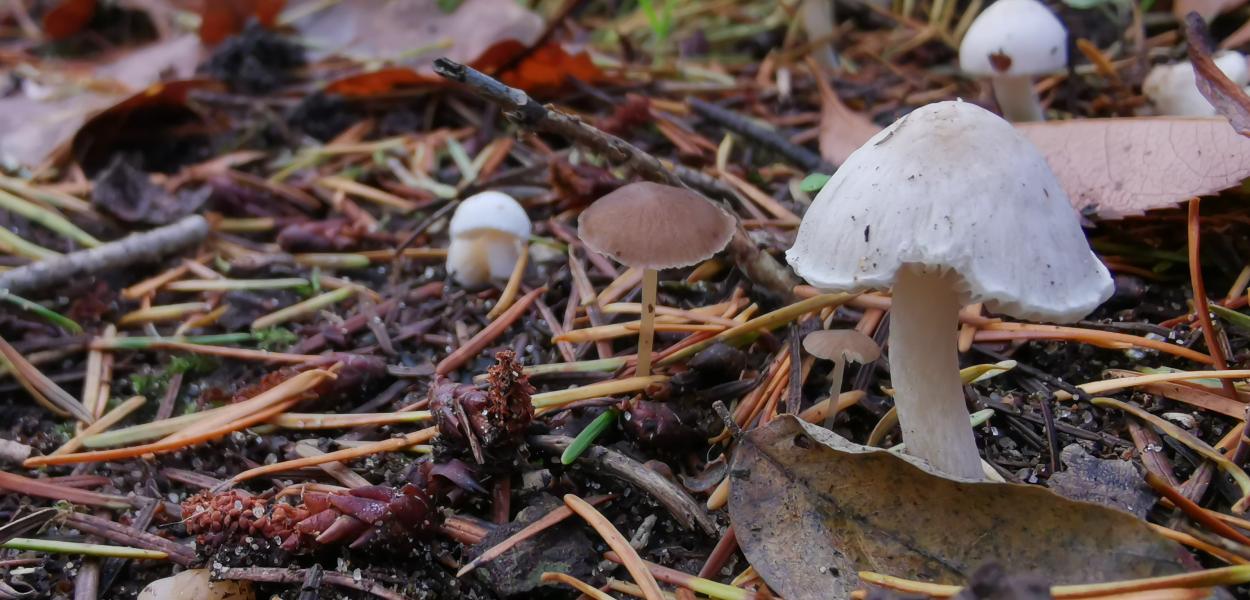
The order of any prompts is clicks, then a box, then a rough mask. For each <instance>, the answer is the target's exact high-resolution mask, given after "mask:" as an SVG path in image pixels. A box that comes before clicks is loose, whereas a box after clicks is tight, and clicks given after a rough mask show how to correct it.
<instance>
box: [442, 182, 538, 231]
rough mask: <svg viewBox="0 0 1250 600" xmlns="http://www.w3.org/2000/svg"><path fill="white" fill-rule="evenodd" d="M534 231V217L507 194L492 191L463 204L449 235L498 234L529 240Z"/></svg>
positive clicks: (459, 208) (453, 221)
mask: <svg viewBox="0 0 1250 600" xmlns="http://www.w3.org/2000/svg"><path fill="white" fill-rule="evenodd" d="M532 229H533V225H532V224H531V223H530V217H529V215H528V214H526V213H525V208H524V207H522V206H521V204H520V203H519V202H517V201H516V200H515V199H513V198H512V196H509V195H507V194H505V193H503V192H496V191H488V192H481V193H478V194H474V195H472V196H469V197H468V198H465V199H464V200H463V201H461V202H460V206H458V207H456V213H455V214H453V215H452V216H451V224H450V225H449V226H448V234H450V235H451V237H453V238H457V237H461V236H464V235H468V234H471V233H475V232H479V231H498V232H502V233H506V234H509V235H512V236H515V237H518V238H520V239H522V240H526V239H528V238H529V236H530V232H531V231H532Z"/></svg>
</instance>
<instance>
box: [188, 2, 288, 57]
mask: <svg viewBox="0 0 1250 600" xmlns="http://www.w3.org/2000/svg"><path fill="white" fill-rule="evenodd" d="M285 5H286V0H214V1H212V2H205V3H204V5H203V8H201V10H200V41H202V42H204V43H205V44H208V45H210V46H211V45H213V44H216V43H218V42H220V41H222V40H224V39H226V38H228V37H230V36H231V35H234V34H236V33H238V32H240V31H242V30H243V27H244V26H245V25H247V23H248V21H249V20H251V19H252V18H255V19H256V21H257V22H258V23H260V24H261V25H264V26H265V27H272V26H273V25H274V23H275V22H276V21H277V20H278V14H279V13H281V12H282V7H283V6H285Z"/></svg>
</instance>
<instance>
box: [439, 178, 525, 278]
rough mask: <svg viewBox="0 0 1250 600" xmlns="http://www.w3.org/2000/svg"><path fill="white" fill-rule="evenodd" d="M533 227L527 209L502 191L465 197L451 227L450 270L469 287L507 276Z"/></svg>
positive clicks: (510, 272)
mask: <svg viewBox="0 0 1250 600" xmlns="http://www.w3.org/2000/svg"><path fill="white" fill-rule="evenodd" d="M532 227H533V226H532V224H531V223H530V218H529V215H527V214H526V213H525V209H524V208H523V207H522V206H521V205H520V204H519V203H517V201H516V200H513V199H512V196H509V195H507V194H505V193H503V192H493V191H492V192H482V193H480V194H474V195H473V196H470V197H468V198H465V199H464V200H463V201H462V202H461V203H460V206H459V207H457V208H456V213H455V214H454V215H452V216H451V224H450V226H449V227H448V230H449V231H448V233H449V234H450V235H451V244H450V245H449V246H448V247H447V272H448V273H449V274H451V276H452V278H453V279H455V280H456V282H457V283H459V284H460V285H461V286H464V287H467V288H476V287H481V286H484V285H486V284H488V283H490V281H491V280H500V279H507V278H508V276H509V275H511V274H512V271H513V269H514V268H515V267H516V263H517V260H518V259H519V258H520V256H521V249H522V247H523V246H524V244H525V243H526V241H527V240H528V239H529V236H530V231H531V230H532Z"/></svg>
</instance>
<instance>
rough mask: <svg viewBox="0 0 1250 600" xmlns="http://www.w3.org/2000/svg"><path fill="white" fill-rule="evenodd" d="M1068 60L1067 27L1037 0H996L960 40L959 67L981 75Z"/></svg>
mask: <svg viewBox="0 0 1250 600" xmlns="http://www.w3.org/2000/svg"><path fill="white" fill-rule="evenodd" d="M1067 64H1068V30H1067V29H1066V28H1064V26H1063V23H1061V22H1059V18H1058V17H1056V16H1055V14H1054V13H1052V12H1050V10H1049V9H1047V8H1046V7H1045V6H1043V5H1042V3H1041V2H1037V0H998V1H997V2H995V3H993V4H991V5H990V7H989V8H987V9H985V10H984V11H982V12H981V14H980V15H978V16H977V18H976V20H974V21H973V22H972V26H971V27H969V28H968V32H967V33H965V34H964V39H963V42H962V43H960V44H959V68H960V69H962V70H963V71H964V72H965V73H968V74H971V75H979V76H983V77H992V76H1007V77H1021V76H1026V77H1027V76H1033V75H1043V74H1046V73H1050V72H1053V71H1058V70H1060V69H1062V68H1064V66H1065V65H1067Z"/></svg>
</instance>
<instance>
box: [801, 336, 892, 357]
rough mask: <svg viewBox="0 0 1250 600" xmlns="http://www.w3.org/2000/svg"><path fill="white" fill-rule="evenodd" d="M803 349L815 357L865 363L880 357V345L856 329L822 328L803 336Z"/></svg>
mask: <svg viewBox="0 0 1250 600" xmlns="http://www.w3.org/2000/svg"><path fill="white" fill-rule="evenodd" d="M803 349H804V350H807V353H808V354H811V355H812V356H815V357H816V358H823V359H825V360H838V359H842V358H845V359H846V360H849V361H851V362H857V363H860V364H867V363H870V362H872V361H874V360H877V359H878V358H880V357H881V346H878V345H877V342H876V341H875V340H873V339H872V338H870V337H868V336H866V335H864V334H863V333H861V332H860V331H859V330H857V329H822V330H820V331H813V332H811V333H809V334H807V337H805V338H803Z"/></svg>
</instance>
